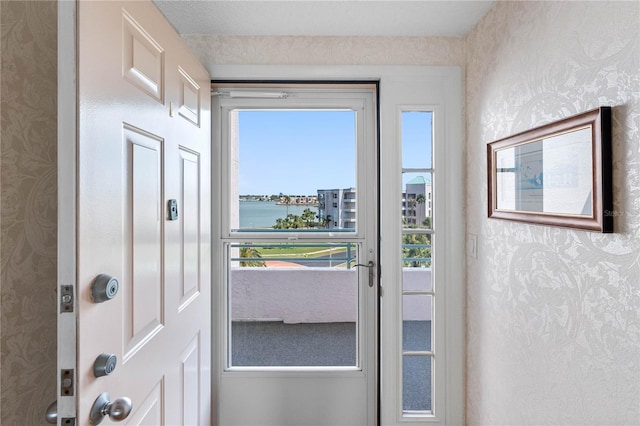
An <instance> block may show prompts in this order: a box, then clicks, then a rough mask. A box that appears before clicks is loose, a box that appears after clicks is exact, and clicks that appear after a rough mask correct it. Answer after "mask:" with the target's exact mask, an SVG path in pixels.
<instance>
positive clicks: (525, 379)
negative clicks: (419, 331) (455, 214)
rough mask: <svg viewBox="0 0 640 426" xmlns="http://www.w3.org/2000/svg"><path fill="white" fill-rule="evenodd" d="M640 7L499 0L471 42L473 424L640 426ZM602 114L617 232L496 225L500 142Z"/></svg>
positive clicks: (469, 289) (469, 211)
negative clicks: (490, 155) (494, 172)
mask: <svg viewBox="0 0 640 426" xmlns="http://www.w3.org/2000/svg"><path fill="white" fill-rule="evenodd" d="M639 6H640V3H638V2H612V3H605V2H498V4H497V5H496V7H494V8H493V10H491V11H490V12H489V13H488V14H487V16H485V17H484V19H482V20H481V21H480V23H479V24H478V25H477V26H476V28H475V29H474V30H473V31H472V32H471V33H470V34H469V35H468V37H467V78H466V80H467V104H466V105H467V108H466V109H467V135H468V141H467V200H468V202H467V231H468V232H471V233H475V234H478V235H479V257H478V259H477V260H469V261H468V269H467V277H468V283H467V306H468V308H467V322H468V330H467V333H468V335H467V421H468V423H469V424H482V425H527V424H537V425H540V424H547V425H551V424H554V425H556V424H562V425H569V424H571V425H587V424H593V425H604V424H607V425H611V424H626V425H631V424H638V419H640V366H639V361H640V348H639V342H640V320H639V308H640V145H639V140H640V129H639V125H640V58H639V54H640V43H639V41H640V40H639V29H640V10H639ZM599 105H611V106H614V114H613V123H614V124H613V127H614V128H613V150H614V190H615V194H614V199H615V214H616V215H617V216H616V218H615V220H616V225H615V228H616V233H615V234H596V233H591V232H584V231H570V230H565V229H556V228H551V227H544V226H532V225H526V224H518V223H513V222H505V221H499V220H488V219H487V217H486V216H487V213H486V212H487V184H486V144H487V142H491V141H493V140H495V139H498V138H501V137H504V136H507V135H510V134H513V133H516V132H519V131H523V130H526V129H528V128H530V127H532V126H536V125H540V124H543V123H546V122H549V121H552V120H555V119H559V118H562V117H566V116H569V115H572V114H576V113H579V112H582V111H586V110H589V109H592V108H595V107H597V106H599Z"/></svg>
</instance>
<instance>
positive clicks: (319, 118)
mask: <svg viewBox="0 0 640 426" xmlns="http://www.w3.org/2000/svg"><path fill="white" fill-rule="evenodd" d="M239 117H240V119H239V133H240V150H239V162H240V168H239V188H238V189H239V193H240V195H248V194H251V195H271V194H279V193H283V194H287V195H315V194H316V193H317V190H318V189H334V188H349V187H354V186H355V184H356V174H355V131H356V130H355V112H353V111H333V110H332V111H327V110H324V111H321V110H307V111H283V110H279V111H267V110H262V111H240V113H239ZM402 122H403V125H402V132H403V167H429V166H430V161H431V160H430V158H431V154H430V149H428V148H425V139H424V138H425V137H428V139H429V140H430V135H431V120H430V117H427V114H424V113H403V118H402Z"/></svg>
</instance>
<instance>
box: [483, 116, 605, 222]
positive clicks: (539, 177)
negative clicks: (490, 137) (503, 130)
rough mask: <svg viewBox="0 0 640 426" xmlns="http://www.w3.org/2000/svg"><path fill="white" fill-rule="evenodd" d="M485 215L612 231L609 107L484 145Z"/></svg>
mask: <svg viewBox="0 0 640 426" xmlns="http://www.w3.org/2000/svg"><path fill="white" fill-rule="evenodd" d="M487 162H488V183H489V191H488V193H489V217H490V218H497V219H507V220H516V221H520V222H529V223H536V224H544V225H552V226H564V227H570V228H579V229H586V230H591V231H597V232H613V217H614V216H615V215H614V212H613V195H612V171H611V168H612V164H611V107H600V108H598V109H594V110H591V111H587V112H585V113H582V114H578V115H575V116H572V117H569V118H565V119H562V120H559V121H556V122H553V123H550V124H546V125H544V126H541V127H536V128H534V129H531V130H528V131H526V132H522V133H518V134H516V135H513V136H509V137H507V138H504V139H500V140H497V141H495V142H491V143H489V144H488V145H487Z"/></svg>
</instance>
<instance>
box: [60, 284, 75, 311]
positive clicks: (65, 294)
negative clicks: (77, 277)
mask: <svg viewBox="0 0 640 426" xmlns="http://www.w3.org/2000/svg"><path fill="white" fill-rule="evenodd" d="M65 312H73V286H72V285H61V286H60V313H65Z"/></svg>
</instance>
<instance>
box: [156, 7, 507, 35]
mask: <svg viewBox="0 0 640 426" xmlns="http://www.w3.org/2000/svg"><path fill="white" fill-rule="evenodd" d="M154 3H155V4H156V5H157V6H158V7H159V8H160V10H161V11H162V13H164V15H165V16H166V17H167V19H168V20H169V21H170V22H171V23H172V24H173V26H174V27H175V28H176V30H177V31H178V32H179V33H180V34H219V35H295V36H331V35H333V36H461V35H465V34H466V33H467V32H468V31H469V30H471V29H472V28H473V26H474V25H475V24H476V22H478V20H479V19H480V18H482V17H483V16H484V15H485V13H486V12H487V11H488V10H489V9H490V8H491V6H493V4H494V3H495V0H491V1H484V0H474V1H462V0H449V1H435V0H408V1H406V0H389V1H379V0H288V1H287V0H285V1H281V0H260V1H252V0H223V1H218V0H154Z"/></svg>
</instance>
